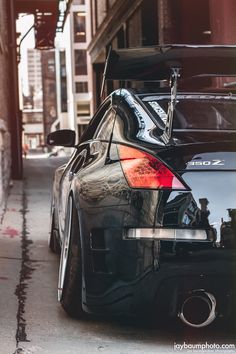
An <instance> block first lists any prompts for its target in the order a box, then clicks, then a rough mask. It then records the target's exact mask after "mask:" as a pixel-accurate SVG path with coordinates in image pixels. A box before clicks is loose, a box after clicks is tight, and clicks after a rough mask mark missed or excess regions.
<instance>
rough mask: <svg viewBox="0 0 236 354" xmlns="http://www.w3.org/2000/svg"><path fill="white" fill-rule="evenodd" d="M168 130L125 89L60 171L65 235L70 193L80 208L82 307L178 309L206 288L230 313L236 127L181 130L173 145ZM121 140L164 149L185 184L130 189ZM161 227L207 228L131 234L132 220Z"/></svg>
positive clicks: (235, 268) (235, 242) (235, 264)
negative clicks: (191, 235)
mask: <svg viewBox="0 0 236 354" xmlns="http://www.w3.org/2000/svg"><path fill="white" fill-rule="evenodd" d="M104 117H105V118H104ZM161 132H162V129H161V126H160V125H158V122H156V121H155V119H154V118H153V117H152V115H151V114H150V113H149V112H148V111H147V109H146V107H145V105H143V104H142V102H141V99H140V97H139V96H138V95H133V94H132V92H129V91H128V90H118V91H116V92H115V93H113V94H112V95H111V96H110V97H109V98H108V99H107V100H106V101H105V103H104V104H103V106H102V107H101V109H100V111H99V112H98V113H97V115H96V116H95V117H94V119H93V121H92V123H91V125H90V126H89V128H88V129H87V131H86V132H85V134H84V136H83V138H82V141H81V143H80V144H79V145H78V146H77V148H76V149H75V152H74V154H73V155H72V157H71V159H70V161H69V163H68V164H67V165H66V166H63V167H62V168H60V169H58V170H57V171H56V174H55V179H54V190H53V196H54V197H53V200H54V203H53V209H54V210H55V211H56V215H57V220H58V227H59V233H60V236H61V238H63V232H64V226H65V216H66V208H67V201H68V197H69V195H72V196H73V198H74V202H75V205H76V209H77V213H78V218H79V223H80V230H81V237H82V238H81V244H82V262H83V284H84V286H83V307H84V310H85V311H87V312H91V313H103V314H104V313H105V312H106V313H112V314H127V313H129V314H131V315H137V314H147V313H148V311H150V312H152V314H153V313H154V314H155V316H157V317H158V313H163V314H164V315H170V316H177V314H178V311H179V308H180V305H181V303H182V302H183V300H184V299H185V298H186V297H187V296H188V295H189V294H191V292H192V291H194V290H197V289H204V290H205V291H208V292H210V293H212V294H214V296H215V297H216V300H217V314H218V316H223V317H228V316H229V315H232V314H233V307H232V306H233V305H232V303H233V298H234V297H235V276H236V274H235V272H236V143H235V132H231V133H229V132H223V133H214V132H213V133H211V132H203V133H202V132H192V133H191V132H188V131H176V132H174V139H175V145H174V146H173V145H169V146H166V145H165V144H164V143H163V142H162V140H161V137H160V135H161ZM118 144H126V145H129V146H134V147H137V148H139V149H141V150H144V151H146V152H149V153H151V154H153V155H154V156H157V157H158V158H159V159H160V160H161V161H163V162H164V163H165V164H166V165H167V166H168V167H169V168H170V169H171V170H172V171H174V173H176V174H177V175H178V176H179V178H180V179H181V180H182V181H183V183H184V184H185V185H186V186H187V188H186V190H185V191H171V190H154V189H153V190H152V189H150V190H148V189H146V190H144V189H132V188H130V187H129V186H128V184H127V181H126V179H125V177H124V174H123V171H122V167H121V164H120V161H119V156H118V152H117V145H118ZM196 161H197V162H200V163H195V162H196ZM219 161H221V163H220V162H219ZM222 161H224V163H223V165H222ZM193 162H194V163H193ZM154 227H159V228H176V229H178V228H181V229H182V228H186V229H204V230H206V231H207V237H208V239H207V240H206V241H198V242H196V241H191V242H190V241H166V240H151V239H150V240H125V239H124V238H123V236H124V230H126V229H128V228H154Z"/></svg>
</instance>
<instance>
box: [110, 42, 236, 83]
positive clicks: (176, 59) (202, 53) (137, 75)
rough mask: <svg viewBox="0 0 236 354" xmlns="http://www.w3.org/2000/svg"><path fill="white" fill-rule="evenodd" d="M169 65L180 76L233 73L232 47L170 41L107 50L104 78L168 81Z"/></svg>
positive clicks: (234, 50)
mask: <svg viewBox="0 0 236 354" xmlns="http://www.w3.org/2000/svg"><path fill="white" fill-rule="evenodd" d="M172 68H179V69H181V78H191V77H195V76H236V46H234V45H231V46H226V45H222V46H219V45H217V46H216V45H181V44H173V45H172V44H170V45H163V46H155V47H143V48H131V49H119V50H113V49H110V50H109V52H108V56H107V60H106V65H105V70H104V79H105V80H122V81H133V80H138V81H162V80H169V78H170V75H171V69H172Z"/></svg>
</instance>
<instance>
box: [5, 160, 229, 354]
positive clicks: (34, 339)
mask: <svg viewBox="0 0 236 354" xmlns="http://www.w3.org/2000/svg"><path fill="white" fill-rule="evenodd" d="M63 160H65V159H64V158H54V157H52V158H41V159H40V158H32V159H26V160H25V162H24V164H25V166H24V167H25V168H24V180H23V181H22V182H20V181H14V183H13V187H12V188H11V193H10V196H9V199H8V203H7V206H6V210H5V213H4V215H3V219H2V222H1V225H0V243H1V246H0V286H1V296H0V354H13V353H19V354H24V353H26V354H32V353H37V354H67V353H70V354H76V353H78V354H83V353H86V354H90V353H91V354H92V353H98V352H103V353H109V354H111V353H117V354H118V353H121V354H131V353H140V354H143V353H145V354H146V353H153V354H154V353H171V352H174V351H176V350H174V349H175V347H174V345H175V344H176V343H180V344H182V343H183V342H184V341H186V342H189V343H190V342H191V343H205V342H206V341H208V342H209V343H213V342H214V343H235V336H234V334H233V333H227V337H226V333H222V331H221V330H220V331H217V330H214V335H213V332H212V331H211V330H203V331H201V332H198V334H196V332H194V331H192V330H190V329H185V330H183V328H182V329H173V328H172V329H168V330H167V329H160V328H159V329H157V328H147V326H146V327H145V326H144V325H142V324H139V325H137V324H136V325H134V324H120V323H117V322H116V321H111V320H105V319H95V318H94V319H89V320H87V321H76V320H73V319H71V318H69V317H68V316H67V315H66V314H65V313H64V311H63V310H62V309H61V307H60V305H59V304H58V303H57V272H58V263H59V259H58V257H57V256H56V255H54V254H52V253H50V252H49V251H48V247H47V237H48V232H49V217H50V193H51V192H50V189H51V184H52V174H53V170H54V169H55V168H56V166H58V165H60V164H62V162H63ZM226 338H227V339H226ZM224 352H226V351H224ZM227 352H235V351H233V350H231V351H227Z"/></svg>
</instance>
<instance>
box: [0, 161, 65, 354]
mask: <svg viewBox="0 0 236 354" xmlns="http://www.w3.org/2000/svg"><path fill="white" fill-rule="evenodd" d="M40 157H41V156H39V155H38V156H34V158H33V159H26V160H24V179H23V180H22V181H13V186H12V187H11V188H10V190H9V197H8V200H7V204H6V206H5V208H4V209H3V212H2V217H1V224H0V245H1V246H0V286H1V296H0V354H5V353H10V354H12V353H14V352H15V351H16V350H18V349H19V348H22V347H24V346H25V344H26V343H28V341H30V338H29V334H28V331H29V327H30V321H29V320H30V318H32V316H34V313H35V310H34V309H35V307H37V304H39V303H41V301H44V300H45V298H41V299H40V298H39V299H37V301H36V302H35V299H32V298H31V295H32V291H31V290H29V288H32V274H33V272H34V271H35V270H36V269H37V272H36V274H39V273H40V272H43V273H44V272H48V271H49V268H50V271H51V274H53V279H50V282H51V284H50V287H49V286H48V289H49V288H50V290H51V293H50V294H47V296H48V299H47V300H48V301H49V303H50V299H51V301H53V303H54V306H56V307H57V301H56V288H57V285H56V280H57V267H58V258H57V257H55V255H53V254H51V253H50V252H48V247H47V242H48V241H47V239H48V232H49V223H50V200H51V185H52V175H53V171H54V169H55V168H56V167H57V166H58V165H61V164H62V163H63V162H65V159H61V158H56V159H55V158H50V159H45V158H44V159H43V160H41V158H40ZM48 267H49V268H48ZM49 273H50V272H49ZM36 274H35V275H36ZM36 278H38V276H36ZM43 279H44V276H42V277H39V278H38V279H37V287H39V289H40V287H42V286H43V287H44V289H45V288H46V289H47V285H46V286H45V284H44V281H43ZM52 284H53V286H54V289H53V288H52ZM52 289H53V291H52ZM50 290H49V292H50ZM35 294H38V291H36V292H35V293H34V297H35ZM44 295H45V296H46V293H45V291H44ZM39 296H41V295H40V294H39ZM26 313H28V314H29V316H27V315H26ZM41 320H42V323H43V322H44V321H43V319H41ZM31 330H32V329H31ZM40 351H41V350H37V352H40ZM18 352H19V351H18ZM28 352H29V353H31V352H32V351H28ZM22 353H27V351H22Z"/></svg>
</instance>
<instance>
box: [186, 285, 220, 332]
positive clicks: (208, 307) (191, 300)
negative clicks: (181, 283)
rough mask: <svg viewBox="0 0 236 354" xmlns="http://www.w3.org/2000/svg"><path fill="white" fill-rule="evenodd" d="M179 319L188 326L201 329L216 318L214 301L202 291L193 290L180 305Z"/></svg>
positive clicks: (208, 294) (212, 296)
mask: <svg viewBox="0 0 236 354" xmlns="http://www.w3.org/2000/svg"><path fill="white" fill-rule="evenodd" d="M179 318H180V319H181V320H182V321H183V322H184V323H185V324H186V325H188V326H190V327H194V328H201V327H205V326H208V325H209V324H211V323H212V322H213V321H214V320H215V318H216V299H215V297H214V295H212V294H210V293H208V292H205V291H203V290H195V291H193V293H192V295H191V296H189V297H188V298H187V299H185V301H184V302H183V304H182V307H181V309H180V312H179Z"/></svg>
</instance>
